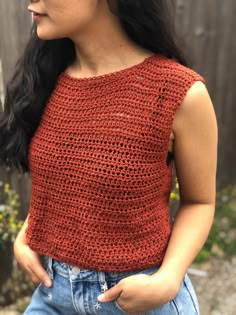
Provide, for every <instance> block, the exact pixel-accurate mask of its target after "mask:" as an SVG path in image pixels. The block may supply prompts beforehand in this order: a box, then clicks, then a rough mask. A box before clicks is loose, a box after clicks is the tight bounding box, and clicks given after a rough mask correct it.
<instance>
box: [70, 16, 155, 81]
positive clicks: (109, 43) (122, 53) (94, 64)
mask: <svg viewBox="0 0 236 315" xmlns="http://www.w3.org/2000/svg"><path fill="white" fill-rule="evenodd" d="M71 39H72V40H73V42H74V44H75V49H76V60H75V62H74V63H73V65H71V66H70V67H69V68H68V70H67V72H69V73H70V74H72V75H74V76H83V77H85V76H91V75H101V74H104V73H107V72H112V71H117V70H120V69H123V68H127V67H130V66H132V65H135V64H137V63H139V62H141V61H142V60H143V59H144V58H146V57H148V56H149V55H151V54H152V53H151V52H150V51H147V50H145V49H144V48H142V47H140V46H138V45H137V44H136V43H135V42H133V41H132V40H131V39H130V38H129V37H128V36H127V34H126V33H125V31H124V30H123V28H122V25H121V24H120V21H119V19H118V18H116V17H114V15H112V14H107V17H106V18H104V17H103V18H101V19H100V20H99V17H98V18H97V19H96V23H94V24H93V25H90V26H89V27H88V28H87V29H86V32H85V33H83V34H79V35H78V34H77V35H76V36H73V37H72V38H71Z"/></svg>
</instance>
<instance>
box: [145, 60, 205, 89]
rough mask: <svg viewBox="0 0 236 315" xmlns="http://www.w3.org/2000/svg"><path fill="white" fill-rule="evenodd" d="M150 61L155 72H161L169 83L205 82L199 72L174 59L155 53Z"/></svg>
mask: <svg viewBox="0 0 236 315" xmlns="http://www.w3.org/2000/svg"><path fill="white" fill-rule="evenodd" d="M151 63H152V66H153V68H155V69H156V74H157V75H158V74H161V75H162V76H163V77H165V79H166V80H167V82H169V83H172V84H178V85H181V84H182V85H186V84H188V83H189V84H191V83H193V82H195V81H202V82H203V83H205V80H204V78H203V77H202V76H201V75H200V74H199V73H197V72H196V71H195V70H193V69H191V68H189V67H187V66H184V65H182V64H180V63H179V62H177V61H176V60H174V59H170V58H167V57H165V56H162V55H156V56H155V57H154V58H153V59H152V60H151Z"/></svg>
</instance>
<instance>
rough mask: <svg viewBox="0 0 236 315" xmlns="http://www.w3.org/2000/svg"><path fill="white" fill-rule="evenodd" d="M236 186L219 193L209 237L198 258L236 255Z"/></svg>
mask: <svg viewBox="0 0 236 315" xmlns="http://www.w3.org/2000/svg"><path fill="white" fill-rule="evenodd" d="M235 243H236V186H230V187H227V188H225V189H223V190H222V191H220V192H218V193H217V196H216V213H215V219H214V223H213V225H212V229H211V232H210V234H209V237H208V239H207V241H206V243H205V245H204V247H203V249H202V250H201V251H200V253H199V254H198V256H197V258H196V262H202V261H205V260H207V259H208V258H210V257H211V256H217V257H225V258H228V257H231V256H233V255H236V246H235Z"/></svg>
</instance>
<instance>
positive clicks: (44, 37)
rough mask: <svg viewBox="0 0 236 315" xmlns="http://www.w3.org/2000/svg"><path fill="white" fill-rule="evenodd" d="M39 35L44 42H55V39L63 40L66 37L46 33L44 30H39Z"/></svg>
mask: <svg viewBox="0 0 236 315" xmlns="http://www.w3.org/2000/svg"><path fill="white" fill-rule="evenodd" d="M37 35H38V38H40V39H42V40H53V39H59V38H63V37H64V36H62V34H57V33H55V32H54V33H53V32H46V31H43V30H40V28H39V27H38V28H37Z"/></svg>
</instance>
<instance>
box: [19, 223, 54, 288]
mask: <svg viewBox="0 0 236 315" xmlns="http://www.w3.org/2000/svg"><path fill="white" fill-rule="evenodd" d="M25 229H26V227H25V226H23V227H22V229H21V231H20V233H19V234H18V236H17V238H16V240H15V242H14V255H15V257H16V259H17V261H18V262H19V264H20V265H21V267H22V268H23V269H24V270H25V271H26V273H27V274H28V275H29V276H30V278H31V280H32V281H33V282H34V284H36V285H38V284H39V283H41V282H42V283H43V284H44V285H45V286H46V287H48V288H49V287H51V286H52V280H51V279H50V277H49V275H48V274H47V272H46V271H45V269H44V268H43V266H42V264H41V262H40V258H39V255H38V254H37V253H36V252H34V251H32V250H31V249H30V248H29V246H28V245H27V243H26V238H25V234H24V232H25Z"/></svg>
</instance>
